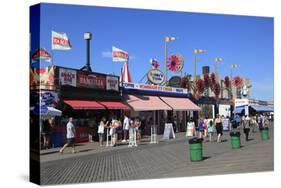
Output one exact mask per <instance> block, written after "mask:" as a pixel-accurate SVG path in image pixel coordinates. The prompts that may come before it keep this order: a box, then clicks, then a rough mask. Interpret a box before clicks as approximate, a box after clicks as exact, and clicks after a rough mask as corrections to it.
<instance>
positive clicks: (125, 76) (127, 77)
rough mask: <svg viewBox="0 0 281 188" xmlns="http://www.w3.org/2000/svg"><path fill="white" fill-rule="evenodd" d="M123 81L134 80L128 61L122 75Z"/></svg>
mask: <svg viewBox="0 0 281 188" xmlns="http://www.w3.org/2000/svg"><path fill="white" fill-rule="evenodd" d="M121 81H122V82H132V77H131V74H130V71H129V66H128V62H127V61H126V62H125V63H124V65H123V68H122V75H121Z"/></svg>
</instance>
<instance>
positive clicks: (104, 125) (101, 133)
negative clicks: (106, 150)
mask: <svg viewBox="0 0 281 188" xmlns="http://www.w3.org/2000/svg"><path fill="white" fill-rule="evenodd" d="M107 125H108V121H107V122H106V119H105V117H103V118H102V119H101V121H100V124H99V126H98V134H99V143H100V146H103V138H104V128H107Z"/></svg>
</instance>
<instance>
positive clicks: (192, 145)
mask: <svg viewBox="0 0 281 188" xmlns="http://www.w3.org/2000/svg"><path fill="white" fill-rule="evenodd" d="M189 155H190V160H191V161H202V160H203V151H202V139H198V138H192V139H190V140H189Z"/></svg>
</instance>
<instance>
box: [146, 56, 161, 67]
mask: <svg viewBox="0 0 281 188" xmlns="http://www.w3.org/2000/svg"><path fill="white" fill-rule="evenodd" d="M149 62H150V64H151V65H152V69H158V68H159V67H160V64H159V63H158V61H157V59H155V58H152V59H150V61H149Z"/></svg>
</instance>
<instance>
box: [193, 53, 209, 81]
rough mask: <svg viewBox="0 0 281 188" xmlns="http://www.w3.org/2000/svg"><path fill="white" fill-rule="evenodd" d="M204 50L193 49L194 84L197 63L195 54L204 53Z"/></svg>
mask: <svg viewBox="0 0 281 188" xmlns="http://www.w3.org/2000/svg"><path fill="white" fill-rule="evenodd" d="M204 52H206V50H202V49H194V78H193V80H194V83H195V82H196V63H197V53H204Z"/></svg>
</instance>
